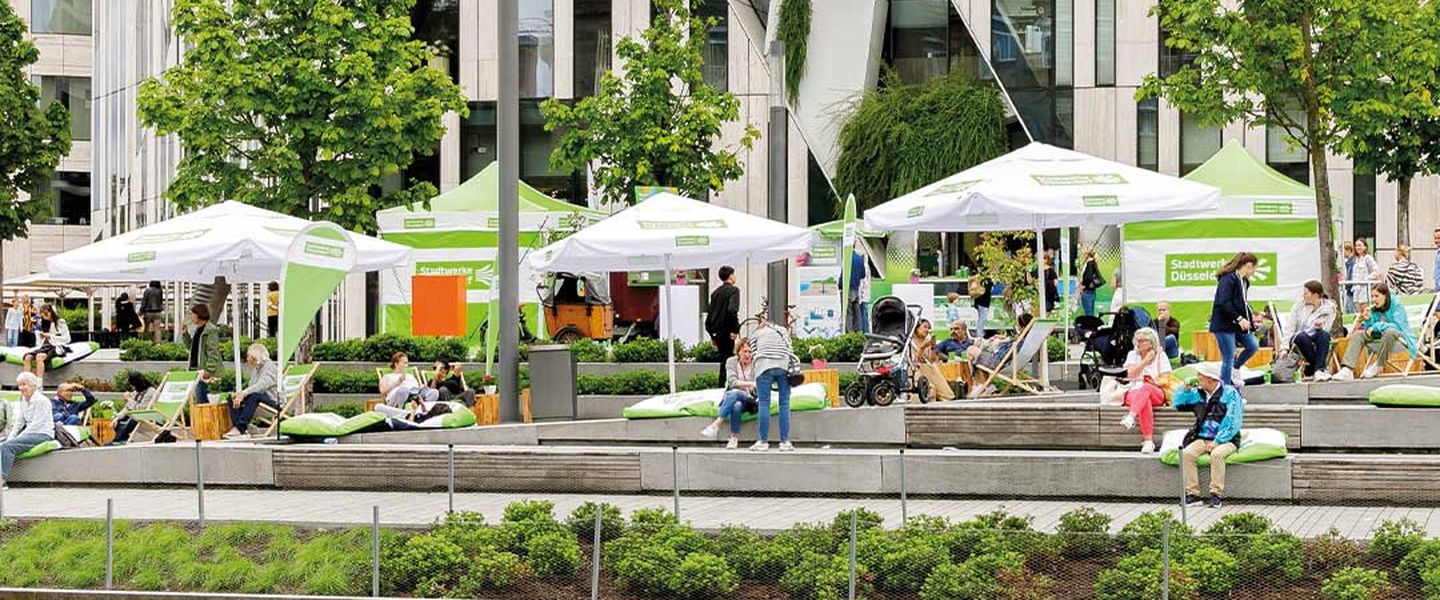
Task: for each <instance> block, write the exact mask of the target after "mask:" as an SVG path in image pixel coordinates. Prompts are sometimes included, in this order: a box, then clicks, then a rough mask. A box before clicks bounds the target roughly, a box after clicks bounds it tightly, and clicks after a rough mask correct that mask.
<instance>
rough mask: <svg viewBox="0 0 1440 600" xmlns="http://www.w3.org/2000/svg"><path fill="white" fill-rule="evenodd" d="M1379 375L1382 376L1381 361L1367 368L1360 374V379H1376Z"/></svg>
mask: <svg viewBox="0 0 1440 600" xmlns="http://www.w3.org/2000/svg"><path fill="white" fill-rule="evenodd" d="M1379 374H1380V361H1375V363H1374V364H1372V365H1370V366H1368V367H1365V370H1364V371H1361V372H1360V378H1361V379H1374V378H1375V376H1376V375H1379Z"/></svg>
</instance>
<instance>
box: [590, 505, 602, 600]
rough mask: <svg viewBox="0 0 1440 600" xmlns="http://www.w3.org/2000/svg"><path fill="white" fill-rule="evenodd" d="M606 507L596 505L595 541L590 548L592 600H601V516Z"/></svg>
mask: <svg viewBox="0 0 1440 600" xmlns="http://www.w3.org/2000/svg"><path fill="white" fill-rule="evenodd" d="M604 507H605V505H603V504H601V503H599V502H596V503H595V539H594V541H592V542H591V543H592V545H591V547H590V600H600V529H601V528H602V527H604V525H602V524H601V521H600V516H601V513H603V512H604V511H603V510H601V509H603V508H604Z"/></svg>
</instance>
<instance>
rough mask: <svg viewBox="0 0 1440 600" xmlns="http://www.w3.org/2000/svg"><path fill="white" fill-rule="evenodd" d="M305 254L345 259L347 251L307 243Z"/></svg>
mask: <svg viewBox="0 0 1440 600" xmlns="http://www.w3.org/2000/svg"><path fill="white" fill-rule="evenodd" d="M305 253H306V254H309V255H311V256H323V257H325V258H344V257H345V249H344V248H342V247H340V246H334V245H331V244H322V243H319V242H312V241H309V240H306V241H305Z"/></svg>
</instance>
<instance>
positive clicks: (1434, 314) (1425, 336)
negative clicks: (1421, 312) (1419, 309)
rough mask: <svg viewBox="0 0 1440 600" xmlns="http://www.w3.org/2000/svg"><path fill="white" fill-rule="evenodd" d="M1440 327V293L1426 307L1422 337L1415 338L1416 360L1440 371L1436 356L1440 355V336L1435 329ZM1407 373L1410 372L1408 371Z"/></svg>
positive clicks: (1422, 319)
mask: <svg viewBox="0 0 1440 600" xmlns="http://www.w3.org/2000/svg"><path fill="white" fill-rule="evenodd" d="M1436 327H1440V291H1437V292H1436V294H1435V297H1434V298H1432V299H1430V304H1429V306H1426V307H1425V316H1424V317H1423V318H1421V320H1420V335H1418V336H1415V340H1416V341H1415V345H1416V348H1417V349H1418V351H1419V352H1418V354H1416V358H1415V359H1414V360H1419V361H1422V362H1424V363H1425V365H1426V368H1428V369H1435V370H1440V361H1436V360H1435V359H1436V355H1437V354H1440V336H1436V335H1435V328H1436ZM1405 372H1406V373H1409V372H1410V370H1409V369H1406V370H1405Z"/></svg>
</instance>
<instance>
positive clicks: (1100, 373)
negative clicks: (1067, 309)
mask: <svg viewBox="0 0 1440 600" xmlns="http://www.w3.org/2000/svg"><path fill="white" fill-rule="evenodd" d="M1109 315H1110V316H1111V319H1110V325H1109V326H1104V327H1099V328H1097V329H1095V330H1093V331H1092V332H1091V333H1090V334H1089V335H1087V336H1086V337H1085V338H1084V344H1085V350H1084V351H1083V352H1081V353H1080V389H1082V390H1084V389H1092V390H1098V389H1100V378H1102V377H1105V376H1107V375H1108V376H1112V377H1115V376H1118V375H1120V374H1121V373H1122V372H1123V371H1122V370H1123V367H1124V366H1125V355H1127V354H1129V353H1130V351H1131V350H1133V349H1134V346H1135V332H1136V331H1138V330H1140V328H1142V327H1149V326H1150V313H1149V312H1148V311H1146V310H1145V309H1144V308H1141V307H1139V306H1135V307H1130V306H1124V307H1121V308H1120V310H1117V311H1115V312H1113V313H1109ZM1083 318H1086V317H1080V318H1077V319H1076V321H1077V322H1078V321H1079V319H1083ZM1091 318H1093V317H1091ZM1077 325H1078V323H1077Z"/></svg>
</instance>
